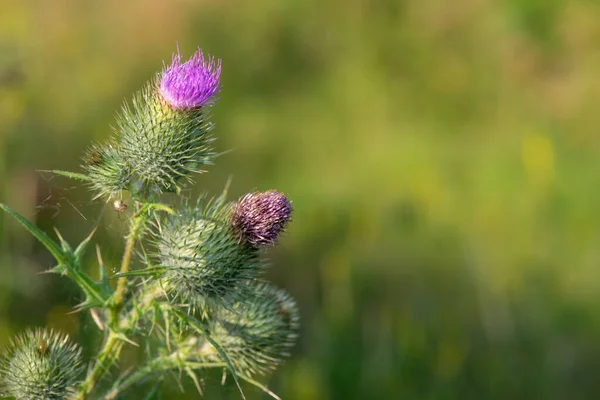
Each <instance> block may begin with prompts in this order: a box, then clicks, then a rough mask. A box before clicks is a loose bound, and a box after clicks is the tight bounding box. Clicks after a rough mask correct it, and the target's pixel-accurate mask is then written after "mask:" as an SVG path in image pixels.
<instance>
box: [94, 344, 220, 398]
mask: <svg viewBox="0 0 600 400" xmlns="http://www.w3.org/2000/svg"><path fill="white" fill-rule="evenodd" d="M176 356H177V354H172V355H170V356H166V357H164V356H163V357H157V358H155V359H154V360H152V361H150V362H149V363H148V364H147V365H146V366H145V367H143V368H141V369H139V370H138V371H137V372H136V373H134V374H132V375H130V376H129V377H127V379H125V380H124V381H123V382H121V383H120V384H119V386H117V387H116V388H114V389H113V390H111V391H110V392H109V393H108V394H107V395H106V399H107V400H110V399H115V398H116V397H117V396H118V395H119V394H121V393H123V392H124V391H126V390H127V389H129V388H131V387H132V386H134V385H137V384H139V383H142V382H143V381H147V380H149V379H153V378H155V377H156V375H157V374H159V373H161V372H167V371H169V370H171V369H175V368H178V367H179V366H180V363H179V362H178V360H177V358H176ZM189 364H190V365H193V368H194V369H200V368H216V367H220V368H223V367H225V363H222V362H195V363H189ZM186 365H187V364H186Z"/></svg>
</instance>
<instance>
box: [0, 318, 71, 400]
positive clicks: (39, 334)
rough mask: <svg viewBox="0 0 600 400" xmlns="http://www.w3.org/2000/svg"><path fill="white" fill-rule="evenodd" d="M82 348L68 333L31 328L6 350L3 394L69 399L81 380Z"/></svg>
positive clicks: (1, 367) (0, 370) (0, 367)
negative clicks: (73, 342)
mask: <svg viewBox="0 0 600 400" xmlns="http://www.w3.org/2000/svg"><path fill="white" fill-rule="evenodd" d="M81 371H82V368H81V350H80V349H79V347H78V346H76V345H74V344H72V343H70V342H69V338H68V336H67V335H63V334H59V333H56V332H53V331H50V330H45V329H37V330H35V331H33V330H28V331H26V332H24V333H22V334H20V335H18V336H17V337H16V338H15V339H13V340H12V341H11V343H10V345H9V346H8V347H7V348H6V349H5V350H4V353H3V355H2V358H1V360H0V383H1V385H2V392H1V394H2V395H3V396H12V397H14V398H15V399H17V400H25V399H28V400H29V399H43V400H53V399H65V398H67V397H68V396H69V395H70V394H71V393H72V391H73V388H74V386H75V385H76V384H77V382H78V377H79V374H80V372H81Z"/></svg>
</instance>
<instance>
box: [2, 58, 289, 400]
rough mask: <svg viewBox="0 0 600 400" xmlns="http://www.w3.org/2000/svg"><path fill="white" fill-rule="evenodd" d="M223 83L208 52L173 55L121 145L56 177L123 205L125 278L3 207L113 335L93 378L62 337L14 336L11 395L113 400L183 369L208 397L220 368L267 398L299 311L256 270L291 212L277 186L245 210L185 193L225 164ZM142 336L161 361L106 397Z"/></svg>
mask: <svg viewBox="0 0 600 400" xmlns="http://www.w3.org/2000/svg"><path fill="white" fill-rule="evenodd" d="M220 75H221V61H220V60H215V58H214V57H212V56H210V55H209V56H205V55H204V54H203V53H202V51H201V50H198V51H197V52H195V53H194V54H193V55H192V57H191V58H190V59H189V60H187V61H183V60H182V58H181V55H180V54H179V52H177V54H175V55H174V56H173V58H172V61H171V64H170V65H168V66H165V67H164V68H163V70H162V71H161V72H160V73H159V74H158V75H157V76H156V77H155V78H154V79H153V80H152V81H151V82H150V83H149V84H147V85H146V86H145V87H144V88H143V89H142V90H141V91H139V92H138V93H136V94H135V95H134V98H133V101H132V102H131V103H126V104H125V105H124V106H123V108H122V109H121V112H120V113H119V114H118V116H117V124H116V128H115V131H114V135H113V137H112V138H110V139H109V140H108V141H107V142H106V143H104V144H96V145H93V146H92V147H91V148H90V149H89V150H88V152H87V154H86V156H85V165H84V166H83V168H84V172H85V174H77V173H72V172H66V171H55V172H56V173H58V174H61V175H66V176H69V177H74V178H77V179H80V180H84V181H86V182H87V183H88V185H89V186H90V188H91V189H92V190H93V191H94V193H95V196H96V197H104V198H105V199H106V200H109V199H112V200H113V209H114V211H115V212H118V214H119V217H120V216H121V214H125V217H126V218H125V221H126V222H124V223H126V224H127V225H128V227H129V232H128V234H127V235H126V245H125V248H124V253H123V257H122V262H121V269H120V272H119V273H118V274H116V275H115V276H113V277H109V276H108V274H107V272H106V270H107V269H106V268H105V266H104V262H103V260H102V257H101V255H100V254H101V252H100V250H98V265H99V268H100V272H99V276H100V279H99V280H94V279H93V278H92V277H90V276H89V275H87V273H86V272H85V271H86V270H87V268H86V267H85V266H84V265H83V263H84V262H86V261H87V258H85V257H84V253H85V251H86V249H87V247H88V245H89V243H90V241H91V239H92V236H91V235H90V236H89V237H88V238H86V239H85V240H83V241H82V242H81V243H80V244H79V245H78V246H71V245H70V244H69V243H67V242H66V241H65V240H64V239H63V238H62V237H61V236H60V234H58V242H57V241H55V240H53V239H50V238H49V237H48V236H47V235H46V234H45V233H43V232H41V231H40V230H39V229H38V228H37V227H35V226H34V225H33V224H31V223H29V222H28V221H27V220H26V219H25V218H23V217H22V216H20V215H19V214H17V213H16V212H15V211H13V210H12V209H10V208H8V207H7V206H5V205H3V204H0V208H1V209H2V210H4V211H5V212H7V213H9V214H10V215H12V216H13V217H15V218H16V219H17V220H18V221H19V222H20V223H21V224H23V226H24V227H25V228H27V229H28V230H29V231H30V232H31V233H32V234H33V235H34V236H35V237H36V238H38V239H39V240H40V241H41V242H42V244H43V245H44V246H45V247H46V248H47V249H48V250H49V251H50V252H51V253H52V255H53V256H54V258H55V259H56V261H57V265H56V266H55V267H54V268H52V269H51V270H50V272H55V273H60V274H61V275H63V276H66V277H68V278H70V279H71V280H73V282H74V283H76V284H77V285H78V286H79V287H80V289H81V291H82V293H83V295H84V299H85V300H84V301H83V302H82V303H81V304H80V305H79V306H78V307H77V311H86V310H90V312H91V315H92V317H93V319H94V321H95V322H96V324H97V325H98V327H99V328H100V330H102V331H103V332H104V333H105V338H104V342H103V347H102V348H101V349H100V350H99V351H98V355H97V357H95V358H94V359H93V360H91V363H90V368H89V370H88V372H87V375H86V376H85V377H81V376H80V375H81V373H82V368H81V365H82V361H81V351H80V350H79V348H78V347H77V346H76V345H73V344H71V343H70V342H69V339H68V338H67V337H66V336H65V335H61V334H58V333H54V332H52V331H47V330H41V329H40V330H36V331H26V332H25V333H23V334H21V335H19V336H17V337H16V339H14V340H13V341H12V343H11V344H10V345H9V346H8V347H7V349H6V350H5V351H4V354H3V356H2V357H1V359H0V388H1V390H2V391H1V392H0V393H1V394H2V395H6V396H11V397H14V398H16V399H17V400H20V399H64V398H70V397H74V398H75V399H77V400H83V399H86V398H89V397H90V396H93V398H107V399H114V398H117V397H119V396H120V394H121V393H122V392H124V391H126V390H129V389H131V388H132V387H134V386H136V385H137V384H138V383H140V382H143V381H147V380H148V379H149V378H151V377H152V376H162V375H163V374H164V372H166V371H169V370H176V371H185V372H186V374H187V375H188V376H189V377H190V378H191V379H192V380H193V381H194V382H195V383H196V384H197V386H198V388H199V389H201V388H200V382H201V380H199V379H198V378H197V376H196V373H197V372H198V371H199V370H202V369H205V368H212V367H214V368H223V367H226V369H227V371H228V372H229V373H230V374H231V375H232V376H233V378H234V380H235V382H236V383H237V384H238V388H240V390H241V387H240V386H239V379H245V380H246V381H247V382H249V383H252V384H255V385H257V386H258V387H260V388H263V389H264V388H265V387H264V386H262V385H261V384H258V383H257V382H256V381H254V380H253V379H252V376H254V375H257V374H260V375H263V374H265V373H267V372H269V371H272V370H274V369H276V368H277V367H278V366H279V365H281V364H282V363H283V361H284V359H285V358H286V357H287V356H288V355H289V351H290V348H291V347H292V346H293V344H294V342H295V341H296V338H297V336H298V326H299V325H298V321H299V312H298V308H297V306H296V303H295V301H294V300H293V298H292V297H291V296H290V295H289V294H287V293H286V292H285V291H284V290H282V289H278V288H276V287H274V286H272V285H270V284H268V283H266V282H265V281H264V280H262V279H261V278H260V274H261V273H262V271H263V270H264V267H265V262H264V261H263V253H264V252H265V251H267V250H268V249H269V248H270V247H272V246H274V245H275V244H276V243H277V242H278V240H279V239H280V238H281V236H282V234H283V233H284V231H285V228H286V226H287V224H288V223H289V221H290V219H291V214H292V206H291V202H290V201H289V200H288V199H287V197H286V196H285V195H284V194H282V193H280V192H278V191H276V190H268V191H265V192H253V193H248V194H246V195H243V196H242V197H240V198H239V199H238V200H237V201H227V200H226V198H225V197H226V196H225V193H224V194H223V195H222V196H220V197H218V198H217V199H216V200H214V201H212V200H211V201H209V200H207V198H208V197H207V196H206V195H203V196H201V197H200V199H199V200H198V201H196V202H192V201H189V200H188V199H186V198H184V196H181V188H182V187H183V184H184V183H185V182H186V181H189V180H190V179H191V175H192V173H194V172H202V168H203V167H204V166H205V165H207V164H210V163H212V161H213V160H214V158H215V152H214V149H213V147H212V145H213V141H214V138H213V136H212V129H213V123H212V122H211V121H210V112H209V111H210V108H211V107H212V106H213V105H214V104H215V102H216V96H217V94H218V93H219V91H220V89H221V84H220ZM126 192H127V193H128V195H129V196H130V198H131V200H127V202H130V201H132V202H133V204H131V203H130V205H129V206H128V205H127V204H126V202H125V200H124V198H123V196H125V195H126ZM166 192H175V193H177V194H179V197H180V198H181V199H180V200H177V202H178V203H179V204H181V205H180V206H172V205H170V204H167V203H166V202H163V200H162V198H161V194H163V193H166ZM146 232H150V233H151V234H149V235H145V233H146ZM57 233H58V232H57ZM98 249H99V248H98ZM147 249H151V250H150V251H147ZM111 278H112V280H114V281H115V283H114V284H111ZM157 325H158V327H157ZM155 328H156V329H155ZM133 336H135V337H136V338H139V337H142V338H147V340H148V345H147V346H145V348H147V349H154V350H156V351H154V350H153V351H148V354H146V358H145V360H144V361H143V362H142V364H141V365H140V366H139V368H138V369H137V371H136V372H124V373H122V374H121V376H119V377H118V379H116V380H115V382H114V384H113V385H112V387H110V388H106V387H103V383H104V381H103V380H102V378H103V377H104V376H105V375H107V373H108V372H109V371H110V370H111V369H113V368H116V367H117V366H118V365H119V364H118V361H119V355H120V351H121V349H122V348H123V347H124V346H125V345H128V344H131V343H134V341H133V340H132V339H131V337H133ZM104 389H108V391H106V392H104V394H101V393H100V392H101V391H102V390H104ZM267 392H269V391H268V390H267ZM140 398H141V397H140Z"/></svg>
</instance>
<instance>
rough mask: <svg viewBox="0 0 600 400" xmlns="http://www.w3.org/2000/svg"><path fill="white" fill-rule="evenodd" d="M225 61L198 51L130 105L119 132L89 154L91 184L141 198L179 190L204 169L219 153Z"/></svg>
mask: <svg viewBox="0 0 600 400" xmlns="http://www.w3.org/2000/svg"><path fill="white" fill-rule="evenodd" d="M220 74H221V62H220V61H218V62H215V60H214V58H213V57H211V56H209V57H208V58H207V59H206V60H205V58H204V55H203V53H202V51H201V50H198V51H197V52H196V53H195V54H194V55H193V56H192V57H191V58H190V59H189V60H188V61H186V62H183V63H182V62H181V55H180V54H179V53H177V54H176V55H174V56H173V60H172V63H171V65H170V66H168V67H165V69H164V70H163V71H162V73H160V74H158V75H157V76H156V78H155V79H154V80H153V81H152V82H151V83H149V84H148V85H147V86H146V87H145V88H144V89H142V90H141V91H140V92H138V93H137V94H136V95H135V96H134V98H133V102H132V103H131V104H125V105H124V106H123V107H122V109H121V112H120V114H119V115H118V117H117V127H116V129H115V135H114V137H113V138H112V139H111V140H110V141H109V143H107V144H105V145H96V146H94V147H93V148H92V149H91V150H90V151H89V152H88V155H87V157H86V159H85V165H84V168H85V169H86V171H87V173H88V175H89V177H90V178H91V179H90V185H91V187H92V189H93V190H95V191H96V192H97V193H98V195H99V196H107V197H119V196H121V194H122V192H123V191H125V190H128V191H130V192H131V193H132V194H133V195H134V196H137V197H144V196H145V197H148V196H150V195H156V194H159V193H162V192H173V191H179V190H180V188H181V180H182V178H189V174H190V173H192V172H201V171H202V167H203V166H204V165H207V164H210V163H211V162H212V160H213V159H214V157H215V153H214V152H213V149H212V142H213V138H212V136H211V134H210V132H211V130H212V128H213V124H212V123H211V122H210V112H209V111H210V107H211V105H212V104H213V102H214V96H215V95H216V94H217V93H218V92H219V89H220V83H219V77H220Z"/></svg>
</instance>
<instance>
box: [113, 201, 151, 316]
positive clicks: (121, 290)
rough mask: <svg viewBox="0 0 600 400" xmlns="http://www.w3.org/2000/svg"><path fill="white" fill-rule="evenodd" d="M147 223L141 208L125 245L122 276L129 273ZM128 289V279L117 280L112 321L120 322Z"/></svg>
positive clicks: (123, 277)
mask: <svg viewBox="0 0 600 400" xmlns="http://www.w3.org/2000/svg"><path fill="white" fill-rule="evenodd" d="M145 222H146V212H145V210H144V208H140V210H139V211H138V213H137V214H136V215H134V216H133V220H132V222H131V228H130V231H129V236H128V237H127V244H126V245H125V252H124V253H123V261H122V262H121V270H120V271H119V273H120V274H125V273H127V272H128V271H129V265H130V264H131V256H132V255H133V249H134V248H135V243H136V241H137V239H138V238H139V236H140V233H141V232H142V230H143V228H144V224H145ZM126 287H127V277H125V276H122V277H120V278H119V279H118V280H117V290H116V291H115V294H114V296H115V297H114V301H113V305H112V309H111V321H112V322H116V321H117V320H118V316H119V312H120V311H121V308H123V297H124V296H125V288H126Z"/></svg>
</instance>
